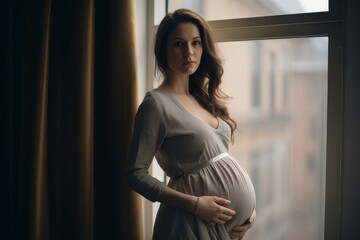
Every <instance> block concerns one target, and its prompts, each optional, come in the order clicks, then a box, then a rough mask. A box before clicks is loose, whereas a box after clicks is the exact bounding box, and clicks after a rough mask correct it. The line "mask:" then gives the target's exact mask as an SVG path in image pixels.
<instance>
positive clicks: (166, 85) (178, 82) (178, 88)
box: [160, 76, 190, 95]
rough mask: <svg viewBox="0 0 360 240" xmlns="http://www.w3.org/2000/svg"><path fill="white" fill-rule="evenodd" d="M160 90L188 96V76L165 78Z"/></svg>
mask: <svg viewBox="0 0 360 240" xmlns="http://www.w3.org/2000/svg"><path fill="white" fill-rule="evenodd" d="M160 88H161V89H164V90H166V91H168V92H172V93H176V94H185V95H190V92H189V76H185V77H171V76H167V77H166V78H165V79H164V81H163V82H162V83H161V85H160Z"/></svg>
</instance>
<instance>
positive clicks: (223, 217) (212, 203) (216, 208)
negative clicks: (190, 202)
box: [195, 196, 236, 224]
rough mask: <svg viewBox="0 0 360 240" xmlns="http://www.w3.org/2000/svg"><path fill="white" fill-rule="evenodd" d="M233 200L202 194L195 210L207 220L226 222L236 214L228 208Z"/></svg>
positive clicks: (217, 222) (219, 222)
mask: <svg viewBox="0 0 360 240" xmlns="http://www.w3.org/2000/svg"><path fill="white" fill-rule="evenodd" d="M230 203H231V202H230V201H229V200H227V199H224V198H220V197H216V196H201V197H199V202H198V205H197V208H196V210H195V215H196V216H198V217H200V218H201V219H203V220H205V221H206V222H210V223H216V224H224V223H226V222H227V221H229V220H230V219H232V218H233V216H234V215H235V214H236V212H235V211H234V210H232V209H230V208H227V207H226V206H228V205H229V204H230Z"/></svg>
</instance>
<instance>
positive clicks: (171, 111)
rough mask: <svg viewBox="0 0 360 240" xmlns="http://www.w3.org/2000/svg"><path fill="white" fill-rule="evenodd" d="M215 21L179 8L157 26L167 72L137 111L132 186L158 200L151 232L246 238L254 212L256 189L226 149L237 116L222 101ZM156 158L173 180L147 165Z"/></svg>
mask: <svg viewBox="0 0 360 240" xmlns="http://www.w3.org/2000/svg"><path fill="white" fill-rule="evenodd" d="M216 50H217V49H216V44H215V42H214V38H213V36H212V34H211V31H210V27H209V26H208V24H207V23H206V21H205V20H204V19H203V18H202V17H201V16H199V15H198V14H196V13H194V12H192V11H190V10H188V9H179V10H177V11H175V12H174V13H170V14H167V15H166V16H165V18H164V19H163V20H162V22H161V23H160V25H159V28H158V31H157V35H156V42H155V57H156V66H157V69H158V70H159V71H160V72H161V74H162V75H163V77H164V79H163V81H162V83H161V85H160V86H159V87H158V88H156V89H153V90H151V91H149V92H147V94H146V96H145V98H144V100H143V102H142V103H141V105H140V106H139V109H138V112H137V114H136V118H135V127H134V133H133V139H132V145H131V148H130V154H129V167H128V171H127V177H128V182H129V185H130V187H132V188H133V189H134V190H136V191H137V192H139V193H140V194H142V195H143V196H144V197H145V198H147V199H149V200H150V201H153V202H154V201H159V202H161V205H160V208H159V211H158V213H157V216H156V222H155V226H154V234H153V239H156V240H158V239H161V240H162V239H164V240H165V239H166V240H169V239H184V240H193V239H194V240H195V239H201V240H202V239H214V240H215V239H216V240H218V239H219V240H226V239H242V238H243V236H244V234H245V232H246V231H247V230H248V229H249V228H250V227H251V226H252V224H253V221H254V219H255V215H256V214H255V192H254V188H253V185H252V183H251V180H250V178H249V176H248V175H247V173H246V171H245V169H244V168H243V167H242V166H241V165H240V164H239V163H238V161H236V159H234V158H233V157H232V156H230V155H229V154H228V144H229V142H230V141H231V138H232V135H233V132H234V130H235V129H236V123H235V121H233V120H232V119H231V118H230V117H229V114H228V111H227V108H226V106H225V105H224V103H223V100H224V99H225V98H226V95H224V94H223V93H222V92H221V91H220V89H219V85H220V83H221V77H222V74H223V68H222V66H221V60H220V58H219V57H218V55H217V51H216ZM154 156H155V157H156V160H157V162H158V163H159V165H160V166H161V168H162V169H163V170H164V172H165V173H166V175H167V176H169V177H170V181H169V183H168V185H166V184H165V183H163V182H160V181H158V180H157V179H156V178H154V177H152V176H151V175H150V174H149V172H148V168H149V166H150V164H151V162H152V160H153V157H154Z"/></svg>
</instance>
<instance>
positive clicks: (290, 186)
mask: <svg viewBox="0 0 360 240" xmlns="http://www.w3.org/2000/svg"><path fill="white" fill-rule="evenodd" d="M218 45H219V49H220V52H221V54H222V57H223V59H224V71H225V73H224V76H223V84H222V90H223V91H224V92H225V93H226V94H228V95H229V96H230V97H231V98H230V99H229V102H228V107H229V111H230V114H231V116H232V117H233V118H234V120H235V121H236V122H237V123H238V130H237V131H236V133H235V143H234V145H230V153H231V154H232V155H234V156H235V158H236V159H238V160H239V161H240V163H241V164H242V165H243V166H244V167H245V168H246V169H247V171H248V173H249V175H250V177H251V178H252V181H253V183H254V187H255V191H256V194H257V221H256V224H255V225H254V228H253V229H252V230H251V231H249V233H248V236H247V238H246V239H269V240H278V239H314V240H317V239H323V232H322V231H323V227H324V205H325V196H324V194H325V184H324V182H325V167H326V166H325V165H326V164H325V163H326V156H325V148H326V124H327V117H326V109H327V61H328V52H327V49H328V46H327V45H328V39H327V37H316V38H298V39H277V40H259V41H237V42H223V43H219V44H218ZM254 71H257V72H258V73H254ZM254 95H256V96H254Z"/></svg>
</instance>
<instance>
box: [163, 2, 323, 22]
mask: <svg viewBox="0 0 360 240" xmlns="http://www.w3.org/2000/svg"><path fill="white" fill-rule="evenodd" d="M184 7H185V8H190V9H193V10H195V11H197V12H199V13H200V14H201V15H202V16H203V17H204V18H205V19H206V20H219V19H229V18H245V17H260V16H271V15H283V14H295V13H309V12H324V11H328V10H329V0H316V1H314V0H221V1H219V0H169V11H170V12H172V11H174V10H176V9H178V8H184Z"/></svg>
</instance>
